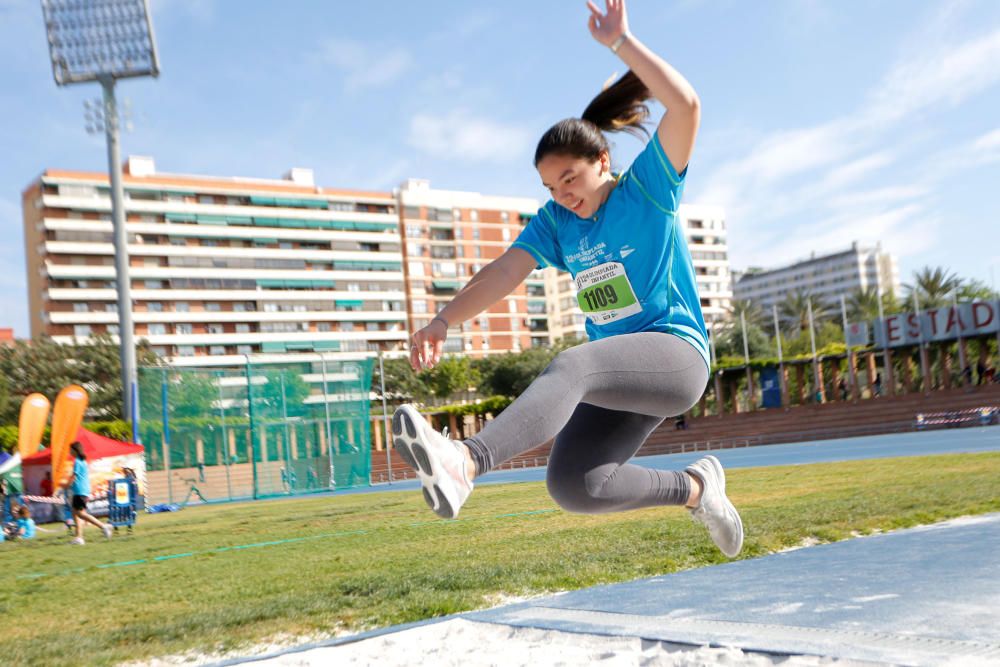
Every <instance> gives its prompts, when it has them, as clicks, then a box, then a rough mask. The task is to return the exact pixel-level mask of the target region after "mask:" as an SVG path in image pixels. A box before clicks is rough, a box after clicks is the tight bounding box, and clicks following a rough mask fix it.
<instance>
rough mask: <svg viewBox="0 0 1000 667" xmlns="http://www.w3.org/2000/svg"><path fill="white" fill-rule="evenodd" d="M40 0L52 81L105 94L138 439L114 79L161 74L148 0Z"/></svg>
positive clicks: (118, 270) (126, 396)
mask: <svg viewBox="0 0 1000 667" xmlns="http://www.w3.org/2000/svg"><path fill="white" fill-rule="evenodd" d="M41 2H42V13H43V14H44V17H45V32H46V35H47V37H48V42H49V55H50V57H51V60H52V75H53V77H54V78H55V81H56V85H59V86H65V85H69V84H73V83H86V82H90V81H97V82H98V83H100V84H101V89H102V91H103V93H104V108H103V126H104V131H105V135H106V138H107V146H108V171H109V176H110V181H111V220H112V226H113V228H114V246H115V280H116V284H117V288H118V339H119V344H120V355H121V366H122V408H123V409H122V416H123V417H124V418H125V420H126V421H129V422H131V423H132V437H133V439H134V440H135V441H136V442H139V404H138V399H137V396H138V381H137V377H136V363H135V342H134V341H133V327H132V294H131V284H130V278H129V270H128V269H129V258H128V235H127V233H126V231H125V206H124V199H125V197H124V192H123V188H122V182H121V155H120V149H119V145H118V133H119V118H118V106H117V103H116V101H115V81H117V80H118V79H124V78H130V77H140V76H153V77H155V76H158V75H159V73H160V66H159V59H158V57H157V54H156V42H155V40H154V38H153V24H152V22H151V19H150V15H149V4H148V1H147V0H41Z"/></svg>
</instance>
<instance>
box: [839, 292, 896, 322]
mask: <svg viewBox="0 0 1000 667" xmlns="http://www.w3.org/2000/svg"><path fill="white" fill-rule="evenodd" d="M845 304H846V306H847V319H848V320H849V321H851V322H872V321H874V320H877V319H878V289H877V288H875V287H868V288H866V289H860V288H858V289H856V290H854V291H853V292H851V293H850V294H849V295H848V296H847V299H846V300H845ZM901 307H902V304H900V303H899V301H898V300H897V299H896V295H895V293H893V291H892V290H889V291H888V292H884V293H883V294H882V312H883V313H885V314H886V315H891V314H892V313H898V312H900V309H901Z"/></svg>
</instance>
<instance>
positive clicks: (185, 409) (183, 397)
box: [167, 371, 219, 419]
mask: <svg viewBox="0 0 1000 667" xmlns="http://www.w3.org/2000/svg"><path fill="white" fill-rule="evenodd" d="M167 378H168V380H167V381H168V382H169V383H170V384H169V385H168V387H167V389H168V399H167V400H168V403H169V404H170V417H171V418H174V419H181V418H184V417H206V416H209V415H211V414H212V411H213V407H212V405H213V403H214V402H215V401H216V400H217V399H218V396H219V388H218V386H217V385H216V384H215V378H214V377H212V376H210V375H207V374H205V373H201V372H195V371H183V372H175V373H173V374H172V375H171V374H168V375H167Z"/></svg>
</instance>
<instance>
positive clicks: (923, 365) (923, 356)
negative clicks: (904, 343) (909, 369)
mask: <svg viewBox="0 0 1000 667" xmlns="http://www.w3.org/2000/svg"><path fill="white" fill-rule="evenodd" d="M913 307H914V308H916V309H917V340H918V341H919V343H920V347H919V352H920V372H921V374H923V376H924V379H923V381H922V382H921V383H920V384H922V385H923V387H922V389H923V391H924V393H925V394H926V393H928V392H930V390H931V389H930V387H931V376H930V369H929V368H928V359H927V354H928V351H927V347H926V346H925V345H924V317H923V314H921V312H920V299H919V298H918V296H917V290H916V288H914V290H913Z"/></svg>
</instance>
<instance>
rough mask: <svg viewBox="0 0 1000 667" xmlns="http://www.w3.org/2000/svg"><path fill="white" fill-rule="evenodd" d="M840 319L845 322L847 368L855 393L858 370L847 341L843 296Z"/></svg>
mask: <svg viewBox="0 0 1000 667" xmlns="http://www.w3.org/2000/svg"><path fill="white" fill-rule="evenodd" d="M840 317H841V319H843V321H844V343H845V344H846V347H847V367H848V371H849V375H850V378H851V392H852V393H853V392H855V391H856V389H855V387H857V385H858V379H857V377H855V373H856V372H857V370H856V369H855V368H854V350H853V349H851V344H850V342H849V341H848V340H847V301H846V300H845V299H844V295H843V294H841V295H840Z"/></svg>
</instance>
